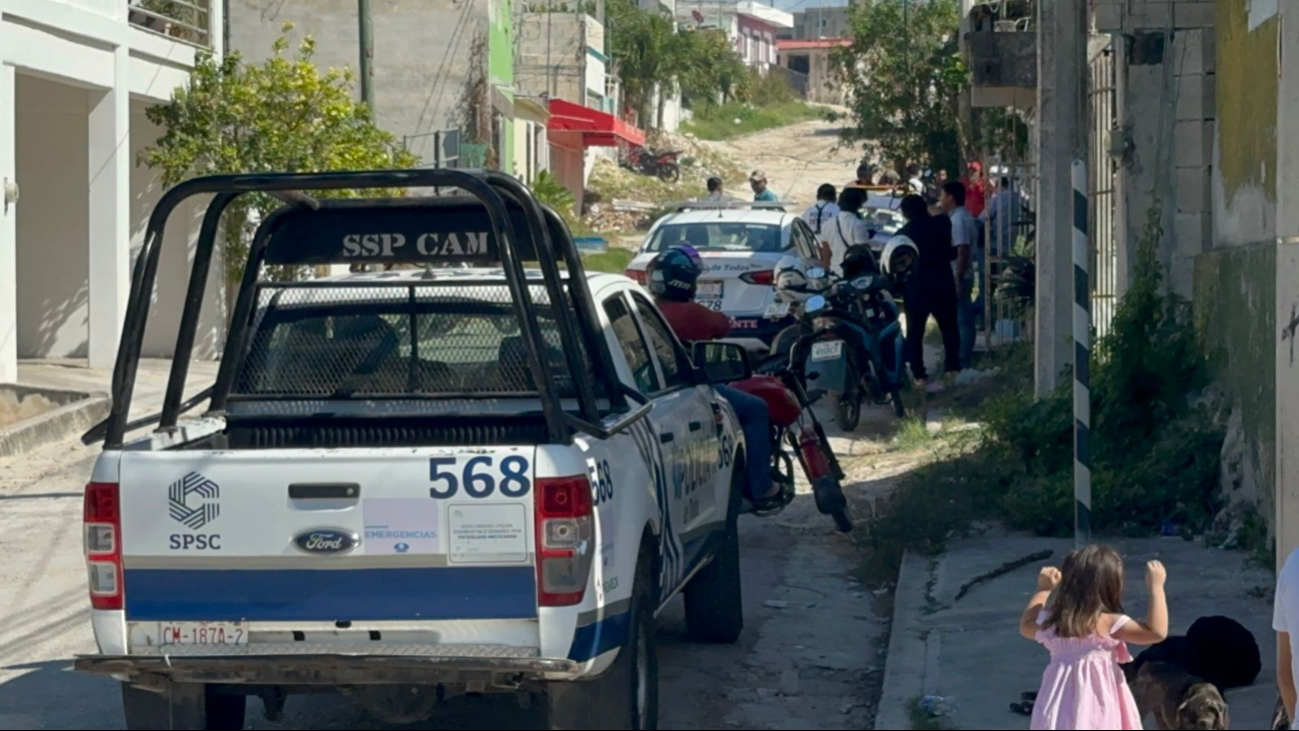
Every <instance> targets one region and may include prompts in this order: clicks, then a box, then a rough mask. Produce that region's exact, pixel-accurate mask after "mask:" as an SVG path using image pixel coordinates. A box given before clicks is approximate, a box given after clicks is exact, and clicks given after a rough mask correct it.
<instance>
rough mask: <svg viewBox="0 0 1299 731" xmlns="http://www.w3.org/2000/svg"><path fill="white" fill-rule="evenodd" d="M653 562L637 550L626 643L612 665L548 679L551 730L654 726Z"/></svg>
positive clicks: (632, 730)
mask: <svg viewBox="0 0 1299 731" xmlns="http://www.w3.org/2000/svg"><path fill="white" fill-rule="evenodd" d="M653 567H654V561H653V556H652V554H649V553H647V551H646V550H644V549H642V551H641V556H640V560H639V561H637V568H636V574H637V576H636V586H635V589H634V590H633V592H632V602H631V609H630V610H629V611H628V625H629V633H628V637H627V643H626V644H625V645H623V646H622V648H620V649H619V650H618V657H617V659H615V660H614V662H613V666H612V667H610V668H609V669H608V670H607V671H605V673H604V675H602V676H600V677H599V678H597V679H595V680H588V681H576V682H564V683H551V684H550V686H549V687H548V688H547V690H546V716H547V725H548V727H549V728H551V729H609V730H611V731H654V730H655V729H657V728H658V727H659V665H658V655H657V653H656V652H655V646H654V645H655V642H654V602H653V599H652V597H653V596H654V593H653V591H652V588H653V582H654V568H653Z"/></svg>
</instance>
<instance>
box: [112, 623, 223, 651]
mask: <svg viewBox="0 0 1299 731" xmlns="http://www.w3.org/2000/svg"><path fill="white" fill-rule="evenodd" d="M131 644H132V645H145V646H153V647H177V646H183V647H245V646H246V645H247V644H248V630H247V629H246V628H245V627H244V625H243V624H241V623H239V622H137V623H134V624H133V625H132V626H131Z"/></svg>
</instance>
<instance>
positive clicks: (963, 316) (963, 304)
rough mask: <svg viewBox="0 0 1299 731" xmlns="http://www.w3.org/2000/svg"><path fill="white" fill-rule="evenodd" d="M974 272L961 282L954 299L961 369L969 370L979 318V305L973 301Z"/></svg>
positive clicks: (972, 361)
mask: <svg viewBox="0 0 1299 731" xmlns="http://www.w3.org/2000/svg"><path fill="white" fill-rule="evenodd" d="M976 276H978V274H977V270H976V272H971V273H970V274H968V275H966V277H965V280H964V281H962V282H961V294H960V296H959V297H957V298H956V327H957V329H958V330H960V332H961V367H962V368H969V367H971V366H972V365H973V363H974V340H975V336H976V334H977V332H978V330H977V324H976V320H977V319H978V316H979V303H978V302H977V301H976V300H975V299H974V278H975V277H976Z"/></svg>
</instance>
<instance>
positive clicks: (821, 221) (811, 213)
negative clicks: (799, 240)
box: [803, 183, 839, 266]
mask: <svg viewBox="0 0 1299 731" xmlns="http://www.w3.org/2000/svg"><path fill="white" fill-rule="evenodd" d="M837 195H838V194H837V191H835V189H834V186H833V185H830V184H829V183H823V184H822V185H821V187H819V188H817V189H816V203H815V204H814V205H813V206H811V207H810V208H808V209H807V210H806V211H803V220H804V221H807V225H808V226H811V227H812V233H814V234H816V240H817V241H818V242H819V243H820V244H821V263H822V265H825V266H828V265H829V264H828V262H829V261H830V227H831V226H833V225H834V221H835V219H836V218H838V217H839V204H837V203H835V198H836V196H837Z"/></svg>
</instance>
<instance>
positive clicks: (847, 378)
mask: <svg viewBox="0 0 1299 731" xmlns="http://www.w3.org/2000/svg"><path fill="white" fill-rule="evenodd" d="M918 260H919V250H918V249H917V247H916V245H915V243H914V242H912V241H911V240H910V239H909V238H907V237H905V236H895V237H893V238H892V239H890V240H889V242H888V244H886V245H885V247H884V250H883V253H882V256H881V258H880V261H881V264H880V265H879V266H878V267H877V266H876V262H875V258H874V255H873V254H872V253H871V252H870V251H869V250H868V249H867V247H865V246H860V245H859V246H854V247H851V248H850V249H849V252H848V254H847V255H846V256H845V257H844V263H843V276H842V277H839V276H836V275H834V274H832V273H830V272H827V271H826V270H825V269H824V268H822V267H811V268H808V269H807V270H806V271H805V272H804V273H803V276H802V277H801V278H800V277H799V276H798V274H797V273H795V272H792V271H789V270H786V271H784V272H781V271H778V272H777V273H776V277H775V279H776V282H777V289H778V291H781V292H782V296H785V297H791V298H793V299H795V300H797V301H799V303H800V306H799V320H798V323H797V324H795V325H792V326H791V327H790V328H787V329H786V331H785V332H782V333H781V335H780V336H778V337H777V339H776V342H775V343H774V344H773V349H775V348H779V349H780V350H779V351H777V352H786V351H785V349H787V352H788V353H789V361H790V364H791V367H792V368H794V369H797V370H798V371H799V372H800V375H801V376H802V378H803V382H804V384H805V388H806V389H807V391H808V394H809V395H810V396H811V398H812V399H813V400H817V399H819V398H821V397H823V396H825V397H827V398H828V401H829V403H830V405H831V408H832V409H833V412H834V419H835V423H836V424H837V425H838V426H839V428H840V429H842V430H844V431H852V430H854V429H856V428H857V425H858V424H859V423H860V421H861V405H862V402H863V401H864V400H865V399H866V398H867V397H869V398H870V399H871V401H873V402H874V403H876V404H885V403H891V404H892V405H893V412H894V414H895V415H896V416H897V417H898V418H902V417H904V416H906V406H905V404H904V403H903V401H902V388H903V387H904V386H905V385H906V378H907V376H906V366H905V359H904V358H903V337H902V326H901V323H900V321H899V317H900V314H901V309H900V308H899V306H898V304H897V302H896V301H895V300H894V298H893V295H892V294H891V292H890V288H892V287H896V286H900V285H901V284H903V283H904V282H905V281H906V279H907V277H908V276H910V274H911V272H912V271H913V270H914V268H915V265H916V262H917V261H918ZM778 266H779V265H778ZM782 274H784V277H783V278H782V276H781V275H782ZM800 279H802V280H805V282H801V281H800ZM782 282H784V283H785V284H786V285H787V287H788V291H782V290H781V283H782Z"/></svg>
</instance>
